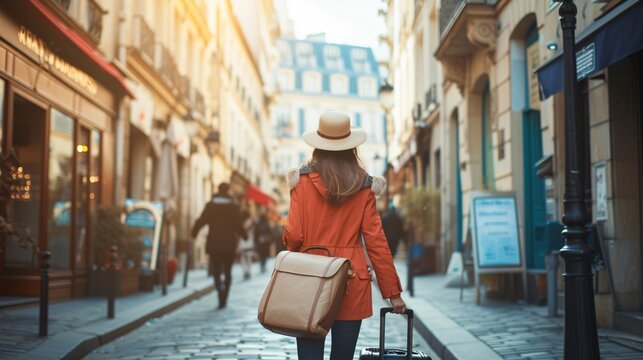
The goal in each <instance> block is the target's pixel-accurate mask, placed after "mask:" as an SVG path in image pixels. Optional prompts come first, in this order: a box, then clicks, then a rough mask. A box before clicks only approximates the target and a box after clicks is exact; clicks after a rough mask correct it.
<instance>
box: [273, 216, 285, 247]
mask: <svg viewBox="0 0 643 360" xmlns="http://www.w3.org/2000/svg"><path fill="white" fill-rule="evenodd" d="M274 231H275V239H274V241H275V253H277V254H278V253H279V252H280V251H284V250H286V246H285V245H284V240H283V238H284V220H283V219H282V218H279V220H278V221H277V223H276V224H275V229H274Z"/></svg>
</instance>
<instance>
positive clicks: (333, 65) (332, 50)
mask: <svg viewBox="0 0 643 360" xmlns="http://www.w3.org/2000/svg"><path fill="white" fill-rule="evenodd" d="M324 63H325V64H326V68H327V69H329V70H339V71H341V70H344V61H343V60H342V54H341V50H340V48H339V47H337V46H325V47H324Z"/></svg>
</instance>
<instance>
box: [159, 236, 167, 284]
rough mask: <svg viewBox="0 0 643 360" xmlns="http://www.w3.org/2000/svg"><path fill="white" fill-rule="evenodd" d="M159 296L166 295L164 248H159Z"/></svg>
mask: <svg viewBox="0 0 643 360" xmlns="http://www.w3.org/2000/svg"><path fill="white" fill-rule="evenodd" d="M160 257H161V294H162V295H163V296H165V295H167V259H166V258H165V246H162V247H161V256H160Z"/></svg>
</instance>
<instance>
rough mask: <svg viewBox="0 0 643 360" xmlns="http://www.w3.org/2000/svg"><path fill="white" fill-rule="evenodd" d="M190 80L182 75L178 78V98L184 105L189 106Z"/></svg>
mask: <svg viewBox="0 0 643 360" xmlns="http://www.w3.org/2000/svg"><path fill="white" fill-rule="evenodd" d="M190 90H191V89H190V78H188V77H187V76H185V75H183V76H180V77H179V97H180V98H181V101H183V102H184V103H185V104H186V105H188V106H189V105H190V100H191V96H190Z"/></svg>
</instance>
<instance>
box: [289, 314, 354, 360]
mask: <svg viewBox="0 0 643 360" xmlns="http://www.w3.org/2000/svg"><path fill="white" fill-rule="evenodd" d="M361 326H362V320H335V322H334V323H333V327H332V328H331V329H330V335H331V346H330V360H352V359H353V355H354V354H355V345H357V338H358V337H359V329H360V327H361ZM325 340H326V339H321V340H318V339H307V338H297V356H298V357H299V360H323V359H324V342H325Z"/></svg>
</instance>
